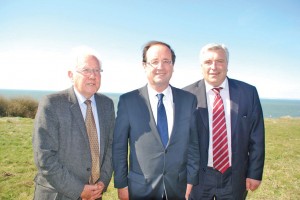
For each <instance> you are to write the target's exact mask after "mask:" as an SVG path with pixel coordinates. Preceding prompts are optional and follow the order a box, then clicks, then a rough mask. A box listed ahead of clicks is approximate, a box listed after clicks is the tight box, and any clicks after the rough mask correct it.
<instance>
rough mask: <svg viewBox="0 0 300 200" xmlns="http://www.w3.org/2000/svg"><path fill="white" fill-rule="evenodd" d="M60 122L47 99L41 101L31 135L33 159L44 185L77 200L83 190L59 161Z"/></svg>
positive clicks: (80, 183)
mask: <svg viewBox="0 0 300 200" xmlns="http://www.w3.org/2000/svg"><path fill="white" fill-rule="evenodd" d="M59 129H60V122H59V120H58V117H57V116H56V113H55V105H51V102H50V100H49V98H45V99H44V100H42V101H41V103H40V106H39V109H38V111H37V116H36V120H35V129H34V134H33V149H34V159H35V163H36V166H37V168H38V172H39V173H42V175H43V177H44V178H45V179H46V180H44V181H43V182H44V184H46V186H48V187H49V188H51V187H54V188H55V190H57V191H58V192H59V193H62V194H64V195H66V196H68V197H70V198H72V199H78V198H79V197H80V194H81V192H82V191H83V188H84V183H82V182H81V181H80V180H79V179H78V178H77V177H75V176H74V175H73V174H71V173H69V171H68V169H66V168H65V167H64V166H63V165H62V164H61V163H60V161H59V158H58V151H59V148H60V147H59V134H62V133H60V132H59Z"/></svg>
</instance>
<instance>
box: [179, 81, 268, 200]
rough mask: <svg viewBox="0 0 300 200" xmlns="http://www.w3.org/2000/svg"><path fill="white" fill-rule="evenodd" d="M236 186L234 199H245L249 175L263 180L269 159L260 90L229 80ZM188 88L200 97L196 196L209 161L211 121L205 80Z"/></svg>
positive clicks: (194, 195) (193, 194)
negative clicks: (264, 168) (266, 159)
mask: <svg viewBox="0 0 300 200" xmlns="http://www.w3.org/2000/svg"><path fill="white" fill-rule="evenodd" d="M228 84H229V95H230V107H231V108H230V116H231V134H232V135H231V138H232V142H231V148H232V186H233V195H234V199H242V197H243V195H244V193H245V192H246V178H252V179H256V180H261V179H262V174H263V167H264V158H265V134H264V132H265V130H264V120H263V113H262V108H261V104H260V100H259V96H258V93H257V90H256V88H255V87H254V86H252V85H249V84H247V83H244V82H241V81H238V80H234V79H229V78H228ZM184 89H185V90H187V91H189V92H191V93H193V94H195V95H196V96H197V99H198V106H197V110H198V112H197V120H196V121H197V129H198V136H199V145H200V146H199V148H200V173H199V185H198V186H196V187H193V190H192V196H193V199H198V198H197V197H199V196H200V192H201V187H202V184H203V183H204V181H205V180H204V175H205V173H206V168H207V162H208V145H209V121H208V109H207V101H206V90H205V81H204V80H203V79H202V80H200V81H197V82H195V83H193V84H191V85H189V86H187V87H185V88H184Z"/></svg>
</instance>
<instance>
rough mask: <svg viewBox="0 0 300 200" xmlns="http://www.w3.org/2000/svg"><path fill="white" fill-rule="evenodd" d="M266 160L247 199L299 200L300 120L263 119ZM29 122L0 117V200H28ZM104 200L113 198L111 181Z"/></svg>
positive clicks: (30, 182) (30, 188) (31, 186)
mask: <svg viewBox="0 0 300 200" xmlns="http://www.w3.org/2000/svg"><path fill="white" fill-rule="evenodd" d="M265 123H266V160H265V169H264V178H263V182H262V185H261V187H260V188H259V189H258V190H257V191H255V192H250V193H249V195H248V200H254V199H264V200H277V199H278V200H281V199H282V200H292V199H293V200H294V199H300V168H299V166H300V148H299V145H300V119H285V118H281V119H266V120H265ZM32 130H33V120H32V119H29V118H8V117H4V118H0V199H7V200H10V199H14V200H21V199H22V200H24V199H32V198H33V191H34V182H33V179H34V175H35V173H36V169H35V166H34V163H33V154H32V146H31V136H32ZM103 198H104V199H111V200H114V199H117V193H116V190H115V189H114V188H113V182H111V184H110V187H109V190H108V192H107V193H105V195H104V196H103Z"/></svg>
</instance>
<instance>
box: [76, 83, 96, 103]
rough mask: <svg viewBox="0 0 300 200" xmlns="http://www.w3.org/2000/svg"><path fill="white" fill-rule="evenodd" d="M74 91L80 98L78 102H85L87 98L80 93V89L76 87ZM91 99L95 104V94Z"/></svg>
mask: <svg viewBox="0 0 300 200" xmlns="http://www.w3.org/2000/svg"><path fill="white" fill-rule="evenodd" d="M74 92H75V95H76V97H77V99H78V102H79V104H83V103H84V102H85V100H87V99H86V98H85V97H84V96H83V95H82V94H80V93H79V92H78V90H77V89H76V88H75V87H74ZM90 100H91V101H92V104H95V96H94V95H93V96H91V98H90Z"/></svg>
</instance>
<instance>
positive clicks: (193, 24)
mask: <svg viewBox="0 0 300 200" xmlns="http://www.w3.org/2000/svg"><path fill="white" fill-rule="evenodd" d="M0 29H1V31H0V66H1V73H0V88H1V89H36V90H62V89H65V88H68V87H69V86H70V85H71V83H70V81H69V79H68V77H67V71H66V70H67V68H68V67H69V62H68V59H67V58H68V55H69V53H70V51H71V49H72V48H74V47H76V46H80V45H86V46H89V47H92V48H94V49H95V50H97V51H98V52H99V55H100V59H101V60H102V64H103V69H104V72H103V74H102V86H101V88H100V92H101V91H102V92H118V93H123V92H127V91H130V90H133V89H136V88H139V87H141V86H143V85H144V84H145V83H146V76H145V73H144V71H143V68H142V64H141V60H142V46H143V45H144V44H145V43H146V42H148V41H149V40H161V41H164V42H166V43H168V44H170V45H171V46H172V48H173V49H174V51H175V54H176V56H177V59H176V63H175V70H174V74H173V77H172V79H171V84H172V85H173V86H176V87H179V88H181V87H184V86H186V85H188V84H190V83H193V82H195V81H197V80H199V79H201V78H202V74H201V70H200V65H199V56H198V54H199V51H200V49H201V47H202V46H203V45H205V44H207V43H211V42H217V43H224V44H225V45H226V46H227V47H228V49H229V53H230V59H229V71H228V76H229V77H230V78H235V79H239V80H242V81H245V82H248V83H250V84H252V85H254V86H256V88H257V90H258V92H259V95H260V97H261V98H285V99H300V78H299V75H300V73H299V72H300V66H299V63H298V60H299V55H300V53H299V52H300V1H298V0H279V1H273V0H265V1H264V0H253V1H246V0H245V1H241V0H236V1H232V0H226V1H225V0H215V1H204V0H203V1H202V0H198V1H196V0H181V1H179V0H151V1H150V0H139V1H138V0H131V1H130V0H120V1H116V0H109V1H108V0H107V1H104V0H82V1H79V0H77V1H76V0H49V1H47V0H44V1H38V0H35V1H33V0H0Z"/></svg>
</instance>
